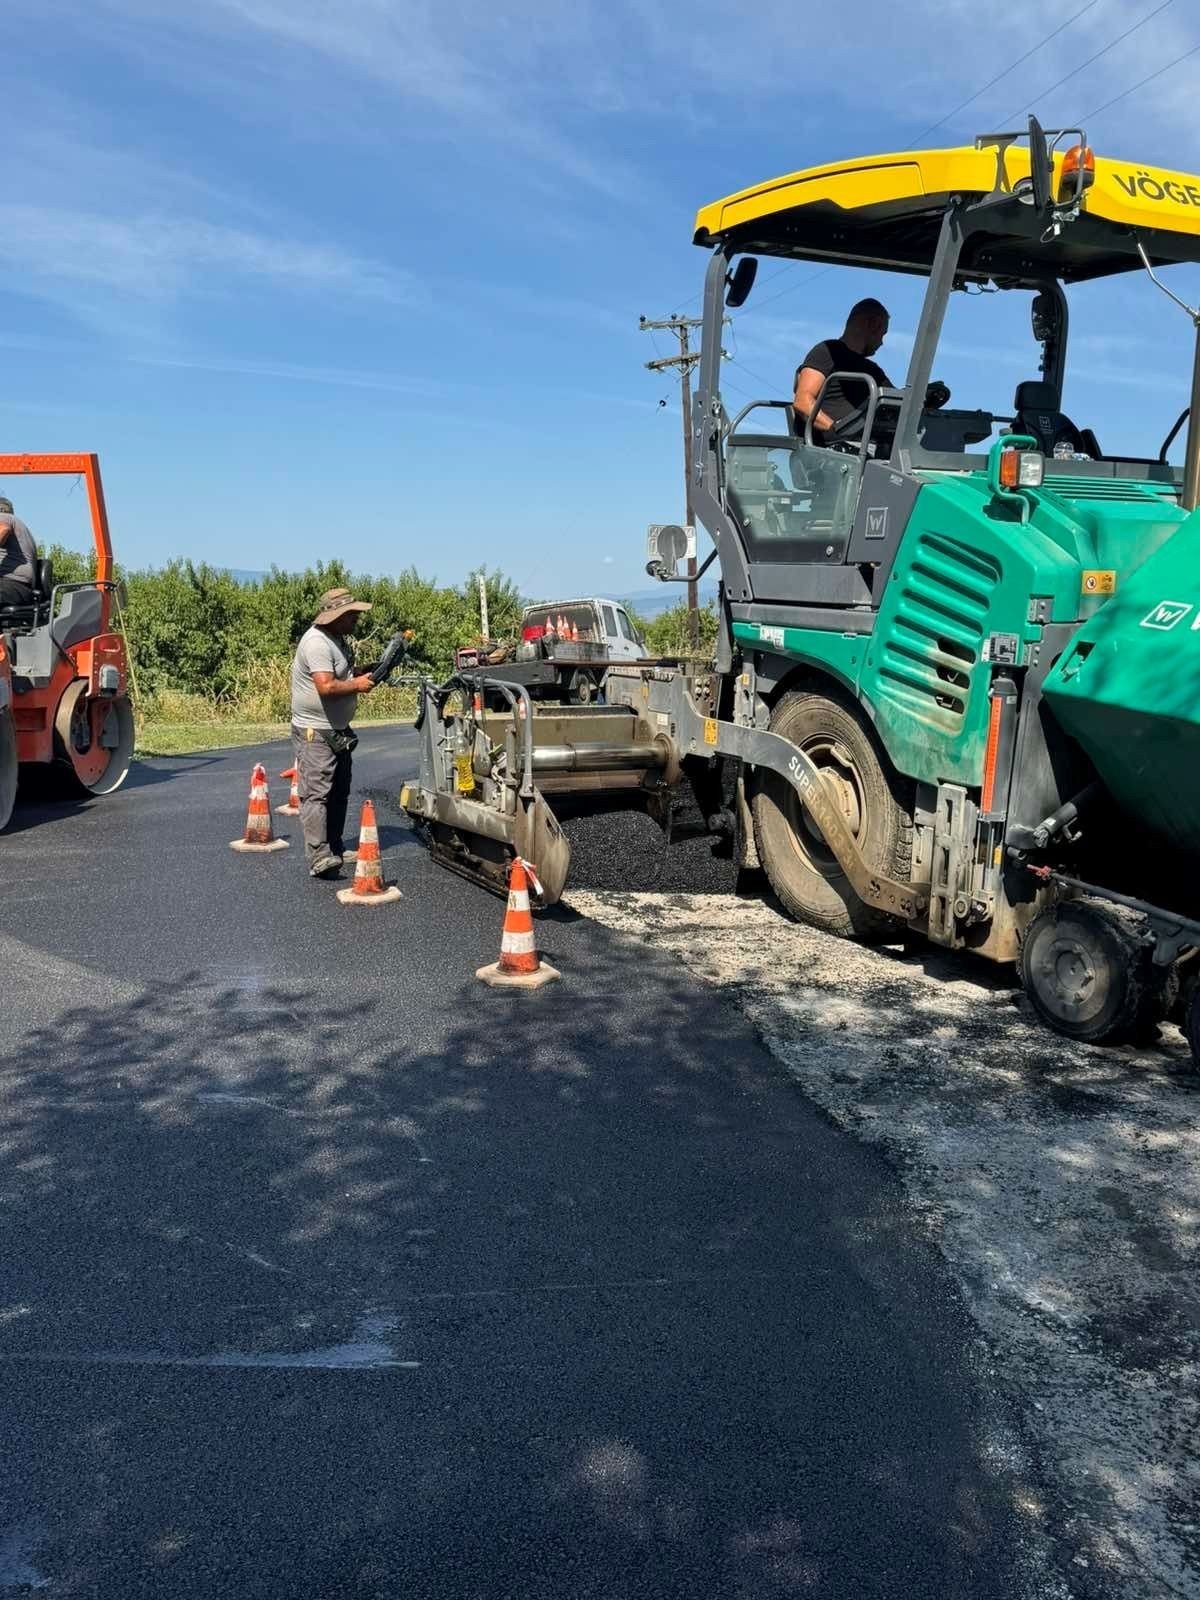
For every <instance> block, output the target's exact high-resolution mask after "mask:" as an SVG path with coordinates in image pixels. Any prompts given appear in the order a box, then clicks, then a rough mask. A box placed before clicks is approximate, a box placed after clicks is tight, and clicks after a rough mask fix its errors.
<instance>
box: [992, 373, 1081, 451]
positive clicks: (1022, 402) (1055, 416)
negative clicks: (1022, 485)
mask: <svg viewBox="0 0 1200 1600" xmlns="http://www.w3.org/2000/svg"><path fill="white" fill-rule="evenodd" d="M1059 405H1060V400H1059V396H1058V394H1057V393H1056V391H1055V388H1054V385H1053V384H1052V383H1046V382H1044V381H1043V380H1042V379H1040V378H1033V379H1030V380H1029V381H1028V382H1026V383H1019V384H1018V385H1017V392H1016V394H1015V395H1014V396H1013V408H1014V410H1015V412H1016V415H1015V417H1014V418H1013V432H1014V433H1027V434H1029V436H1030V437H1031V438H1033V439H1036V440H1037V442H1038V446H1039V448H1040V449H1041V452H1042V454H1043V455H1047V456H1052V455H1053V454H1054V447H1055V445H1058V444H1069V445H1070V447H1071V449H1072V450H1073V451H1075V453H1076V454H1077V455H1082V456H1091V457H1092V459H1093V460H1097V459H1098V458H1099V456H1100V454H1101V451H1100V446H1099V444H1097V442H1096V435H1095V434H1094V433H1093V432H1092V430H1091V429H1090V428H1082V429H1080V428H1077V427H1076V426H1075V424H1074V423H1073V422H1072V421H1071V419H1070V417H1068V416H1066V415H1065V414H1064V413H1063V412H1062V411H1060V410H1059Z"/></svg>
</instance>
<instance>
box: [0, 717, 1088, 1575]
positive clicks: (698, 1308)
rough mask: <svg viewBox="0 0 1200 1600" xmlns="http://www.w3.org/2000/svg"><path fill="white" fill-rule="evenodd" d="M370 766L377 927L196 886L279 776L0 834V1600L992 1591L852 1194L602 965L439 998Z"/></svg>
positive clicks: (893, 1294) (972, 1474) (390, 809)
mask: <svg viewBox="0 0 1200 1600" xmlns="http://www.w3.org/2000/svg"><path fill="white" fill-rule="evenodd" d="M414 750H415V742H414V736H413V735H412V733H411V732H409V731H407V730H396V729H381V730H369V731H368V732H367V733H366V735H365V737H364V738H363V741H362V744H361V746H360V749H359V752H358V755H357V758H356V766H355V777H356V791H357V792H356V803H357V798H358V797H360V796H361V795H362V794H363V793H365V792H367V791H368V790H369V792H371V793H372V794H373V796H374V797H375V798H376V800H377V802H378V803H379V804H380V808H381V814H380V822H381V834H382V840H383V845H384V855H385V863H386V867H387V871H388V875H389V876H390V877H392V878H393V879H395V880H396V881H397V882H398V883H399V884H400V886H401V888H402V889H403V892H404V898H403V900H402V901H400V902H399V903H398V904H395V905H390V906H386V907H380V908H378V909H373V910H370V909H366V908H343V907H342V906H340V905H338V904H337V902H336V901H335V899H334V893H333V888H332V886H330V885H329V884H324V883H318V882H314V881H311V880H310V879H309V878H308V877H307V876H306V875H305V872H304V867H303V862H302V859H301V851H300V848H299V844H298V828H297V827H296V824H295V823H294V822H292V821H290V820H289V819H279V823H280V825H281V830H282V831H283V832H284V833H285V834H286V836H288V837H290V838H291V839H292V840H293V841H294V842H293V845H292V848H291V849H289V850H287V851H281V852H279V853H278V854H277V855H272V856H266V857H254V858H250V857H246V856H241V855H237V854H235V853H234V852H232V851H231V850H230V849H229V841H230V839H231V838H233V837H234V836H235V835H236V834H238V833H240V831H241V826H242V822H243V819H244V814H245V800H246V789H247V780H248V774H249V771H250V767H251V764H252V762H253V760H254V759H256V757H257V756H258V755H259V754H261V755H262V758H263V759H264V761H265V762H266V763H267V765H268V769H269V770H270V772H271V774H272V778H273V783H272V801H273V803H277V802H279V801H281V800H282V799H283V798H284V795H285V792H286V785H284V784H281V783H280V782H279V781H278V780H277V779H275V778H274V774H275V773H276V772H277V771H278V770H279V769H280V768H281V767H282V766H285V765H287V764H288V758H287V751H286V749H285V747H283V746H272V747H267V748H266V749H265V750H263V751H261V752H258V751H250V750H238V751H234V752H231V753H228V754H220V755H200V756H195V757H190V758H177V759H171V760H160V761H155V762H152V763H149V764H144V765H141V766H139V767H137V768H135V770H134V773H133V774H132V775H131V780H130V783H129V785H128V786H127V787H126V788H125V789H124V790H123V791H122V792H121V793H119V794H117V795H115V796H113V797H111V798H110V799H108V800H105V801H101V802H98V803H95V804H89V805H75V804H63V803H58V802H54V803H52V802H45V801H43V802H39V803H35V804H30V803H25V804H22V805H21V806H19V808H18V811H17V813H16V816H15V818H14V821H13V824H12V827H11V829H10V831H9V832H8V833H6V834H5V835H4V837H3V839H0V859H2V861H3V872H4V920H3V925H2V931H0V970H2V971H3V974H4V992H5V995H6V1005H5V1007H4V1015H3V1019H2V1020H0V1199H2V1202H3V1219H4V1223H3V1225H4V1233H3V1251H2V1256H0V1595H8V1594H22V1593H25V1592H29V1593H31V1594H32V1593H38V1594H45V1595H47V1596H50V1597H58V1596H71V1597H77V1596H104V1597H113V1600H134V1597H138V1596H148V1595H154V1596H159V1595H161V1596H168V1595H169V1596H171V1597H173V1600H179V1597H189V1596H229V1597H237V1600H247V1597H251V1596H279V1597H287V1600H332V1597H335V1596H343V1595H345V1596H356V1597H360V1596H362V1597H379V1600H383V1597H385V1596H386V1597H389V1600H391V1597H396V1600H399V1597H415V1600H443V1597H445V1600H467V1597H489V1600H490V1597H509V1596H511V1597H514V1600H516V1597H521V1600H539V1597H555V1600H557V1597H563V1600H577V1597H578V1600H583V1597H591V1596H595V1597H601V1596H603V1597H605V1600H622V1597H626V1596H653V1597H664V1600H666V1597H680V1600H683V1597H686V1600H717V1597H725V1596H747V1597H749V1596H754V1597H760V1596H764V1597H765V1596H773V1595H805V1596H808V1595H816V1596H822V1597H855V1600H856V1597H874V1596H889V1597H892V1596H894V1597H906V1600H908V1597H914V1596H926V1595H927V1596H937V1597H939V1600H950V1597H959V1596H962V1597H967V1596H970V1597H985V1596H988V1597H992V1596H995V1597H1000V1596H1004V1597H1011V1596H1018V1595H1025V1594H1027V1593H1032V1592H1034V1589H1033V1588H1032V1587H1031V1586H1030V1585H1031V1582H1036V1581H1037V1580H1030V1578H1029V1571H1030V1562H1031V1561H1032V1560H1033V1557H1032V1555H1031V1551H1032V1548H1033V1546H1032V1544H1031V1541H1032V1540H1033V1539H1034V1537H1035V1535H1034V1533H1033V1532H1032V1531H1031V1528H1032V1522H1033V1521H1036V1508H1037V1488H1036V1485H1035V1484H1031V1483H1030V1482H1029V1481H1028V1480H1027V1479H1026V1478H1024V1477H1023V1469H1022V1468H1021V1467H1020V1465H1019V1460H1020V1452H1019V1449H1016V1448H1015V1447H1014V1441H1013V1436H1012V1434H1011V1433H1010V1432H1009V1431H1008V1424H1007V1422H1006V1419H1005V1416H1004V1414H1003V1412H1002V1410H1001V1408H1000V1406H999V1404H998V1402H996V1401H995V1400H994V1399H993V1398H992V1397H991V1396H990V1395H989V1393H988V1390H987V1383H986V1378H985V1377H982V1376H980V1373H979V1371H978V1365H979V1364H978V1362H977V1360H976V1358H975V1357H974V1356H973V1355H972V1353H971V1352H972V1350H973V1348H974V1347H973V1345H972V1337H973V1336H972V1333H971V1329H970V1324H969V1322H968V1320H967V1318H966V1316H965V1314H964V1312H963V1310H962V1309H961V1307H960V1305H959V1304H958V1302H957V1300H956V1298H955V1296H954V1293H953V1291H952V1289H951V1287H950V1285H949V1283H948V1280H947V1278H946V1277H945V1276H944V1274H943V1270H942V1268H941V1266H940V1263H939V1259H938V1257H937V1255H936V1253H935V1252H934V1250H933V1249H932V1248H931V1247H930V1246H929V1245H928V1244H927V1243H926V1242H924V1241H923V1240H922V1238H921V1236H920V1232H919V1229H918V1228H917V1227H916V1225H915V1224H914V1222H913V1220H912V1218H911V1217H910V1216H909V1214H908V1213H906V1211H905V1209H904V1206H903V1203H902V1200H901V1194H900V1189H899V1186H898V1184H897V1182H896V1181H895V1179H894V1177H893V1176H892V1175H891V1174H890V1173H889V1171H888V1169H887V1168H886V1167H884V1166H883V1165H882V1163H881V1162H880V1160H879V1159H878V1158H877V1157H876V1156H874V1155H872V1154H871V1153H869V1152H868V1151H865V1150H864V1149H862V1148H861V1147H860V1146H859V1145H858V1144H857V1143H856V1142H855V1141H854V1140H853V1139H852V1138H850V1137H849V1136H847V1135H846V1134H844V1133H840V1132H837V1131H836V1130H834V1129H833V1127H832V1126H831V1125H830V1124H828V1123H827V1122H826V1121H825V1120H823V1118H822V1116H821V1115H820V1114H819V1113H817V1112H816V1111H815V1110H814V1109H813V1108H812V1107H811V1106H810V1105H809V1103H808V1102H807V1101H806V1100H805V1099H804V1098H803V1096H802V1094H801V1093H800V1091H799V1090H798V1089H797V1087H796V1086H795V1084H794V1083H793V1082H791V1081H790V1080H789V1079H788V1078H786V1077H785V1076H784V1075H783V1074H782V1072H781V1070H780V1069H779V1068H778V1067H777V1066H776V1065H775V1064H774V1063H773V1062H772V1060H771V1058H770V1057H769V1056H768V1055H767V1054H766V1053H765V1052H764V1051H763V1049H762V1048H761V1047H760V1045H759V1044H758V1042H757V1041H756V1039H755V1037H754V1035H753V1034H752V1032H751V1031H750V1030H749V1029H748V1027H747V1025H746V1024H745V1023H744V1022H743V1021H742V1020H741V1019H740V1018H739V1017H738V1016H736V1015H735V1014H734V1013H733V1012H732V1011H730V1010H727V1009H725V1008H724V1007H723V1006H722V1004H721V1003H720V1001H719V1000H718V999H716V998H715V997H714V996H713V995H711V994H710V993H709V992H706V990H705V989H704V988H703V987H700V986H697V985H696V984H695V982H694V980H690V979H689V978H688V976H687V975H686V973H685V972H684V971H683V969H682V968H680V967H677V966H676V965H675V964H674V963H673V962H671V961H670V960H668V959H666V958H662V957H659V956H657V955H655V954H653V953H651V952H649V951H648V950H647V949H646V948H645V947H644V946H642V945H639V944H636V943H633V942H632V941H628V940H625V939H623V938H622V937H621V936H619V935H616V934H613V933H610V932H607V931H605V930H603V929H601V928H599V927H597V926H596V925H594V924H592V923H590V922H587V921H584V920H582V919H579V918H574V917H572V916H571V915H570V914H569V913H567V912H565V911H560V912H557V913H551V914H549V915H548V916H546V917H544V918H541V919H539V928H540V933H541V939H542V944H543V948H544V950H545V951H546V952H547V953H548V954H549V955H550V956H552V958H553V960H554V961H555V963H556V965H558V966H559V967H561V969H562V972H563V980H562V982H560V983H558V984H554V985H551V986H550V987H549V988H547V989H544V990H542V991H541V992H540V993H537V994H534V995H523V994H521V995H513V994H508V993H500V992H496V991H493V990H490V989H486V988H484V987H483V986H482V985H480V984H478V983H477V982H476V981H475V979H474V971H475V968H476V967H477V966H479V965H480V964H482V963H483V962H485V961H488V960H492V959H494V957H495V954H496V950H497V946H498V939H499V931H500V920H501V914H502V913H501V906H500V903H499V902H498V901H496V900H495V899H493V898H491V897H490V896H488V895H486V894H485V893H484V892H483V891H482V890H480V889H477V888H475V887H473V886H472V885H470V884H467V883H465V882H463V881H461V880H459V879H457V878H455V877H452V876H451V875H449V874H447V873H444V872H442V871H440V870H438V869H436V868H435V867H433V866H432V864H431V863H430V862H429V861H428V859H427V858H426V856H425V854H424V851H423V850H422V848H421V847H420V845H419V844H418V843H417V841H416V840H415V839H414V837H413V836H412V834H411V833H410V832H409V830H408V828H407V826H406V825H405V823H404V822H403V820H402V818H401V816H400V814H399V813H398V811H397V809H396V805H395V798H394V797H395V794H396V790H397V788H398V784H399V780H400V779H401V778H402V777H403V776H405V775H407V774H408V773H410V772H411V771H412V770H413V768H414V766H415V760H414ZM605 826H606V827H607V828H608V829H609V830H610V834H609V837H610V839H611V841H612V844H611V852H612V854H613V855H614V856H616V855H617V854H618V853H619V851H620V850H621V842H620V841H621V834H620V829H621V827H622V826H623V824H622V822H621V820H620V819H606V821H605ZM631 837H633V835H631ZM636 837H637V838H638V839H640V838H641V834H640V833H637V834H636ZM593 846H594V838H593ZM635 887H636V884H635ZM1014 1462H1016V1463H1017V1464H1014ZM1031 1506H1032V1507H1033V1508H1034V1511H1035V1516H1034V1517H1033V1519H1030V1518H1028V1517H1027V1516H1026V1512H1027V1510H1028V1508H1029V1507H1031ZM1022 1508H1023V1509H1022ZM1033 1564H1034V1565H1035V1566H1036V1561H1034V1562H1033ZM1037 1592H1038V1593H1041V1592H1043V1591H1042V1589H1041V1587H1040V1584H1039V1585H1038V1587H1037ZM1045 1592H1047V1593H1049V1592H1051V1591H1050V1590H1046V1591H1045ZM1053 1592H1055V1593H1058V1592H1060V1591H1059V1590H1058V1589H1057V1587H1055V1588H1054V1590H1053Z"/></svg>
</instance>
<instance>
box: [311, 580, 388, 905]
mask: <svg viewBox="0 0 1200 1600" xmlns="http://www.w3.org/2000/svg"><path fill="white" fill-rule="evenodd" d="M370 609H371V606H370V602H369V601H366V600H356V599H355V598H354V596H353V595H352V594H351V593H350V591H349V589H327V590H326V591H325V593H324V594H323V595H322V596H321V599H320V602H319V607H318V610H317V614H316V616H315V617H314V618H313V623H312V627H311V628H309V629H308V631H307V632H306V633H305V634H304V636H303V637H302V638H301V640H300V643H299V644H298V645H297V646H296V654H295V658H294V659H293V661H292V746H293V749H294V751H295V758H296V786H297V788H298V789H299V791H300V826H301V828H302V830H303V833H304V855H305V860H306V861H307V863H308V870H309V872H310V873H311V874H312V876H313V877H314V878H327V877H329V878H332V877H336V876H337V874H338V872H339V871H340V869H341V865H342V856H343V854H344V845H343V843H342V830H343V829H344V828H345V826H346V807H347V804H348V802H349V799H350V775H351V766H350V763H351V756H352V754H353V751H354V747H355V745H356V744H357V743H358V739H357V738H356V736H355V734H354V730H353V729H352V728H351V726H350V723H351V721H352V719H353V717H354V712H355V708H356V707H357V705H358V697H359V695H360V694H369V693H370V692H371V690H372V689H373V688H374V687H375V680H374V678H372V677H371V676H370V674H368V673H356V672H355V670H354V643H353V639H352V637H351V636H352V634H353V633H354V629H355V628H356V627H357V625H358V619H359V617H360V616H362V615H363V613H364V612H367V611H370Z"/></svg>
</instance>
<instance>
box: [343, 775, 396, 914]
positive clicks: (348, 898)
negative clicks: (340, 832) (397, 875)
mask: <svg viewBox="0 0 1200 1600" xmlns="http://www.w3.org/2000/svg"><path fill="white" fill-rule="evenodd" d="M337 897H338V899H339V900H340V901H341V902H342V904H343V905H344V906H382V905H386V904H387V903H388V901H389V900H399V899H400V898H401V895H400V891H399V889H397V887H396V885H395V884H394V883H392V884H387V883H384V881H383V863H382V862H381V861H380V859H379V829H378V828H377V827H376V826H375V802H374V801H373V800H364V801H363V808H362V822H361V823H360V824H359V829H358V850H357V852H356V854H355V867H354V882H353V883H352V884H351V885H350V887H349V888H348V889H339V890H338V892H337Z"/></svg>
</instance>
